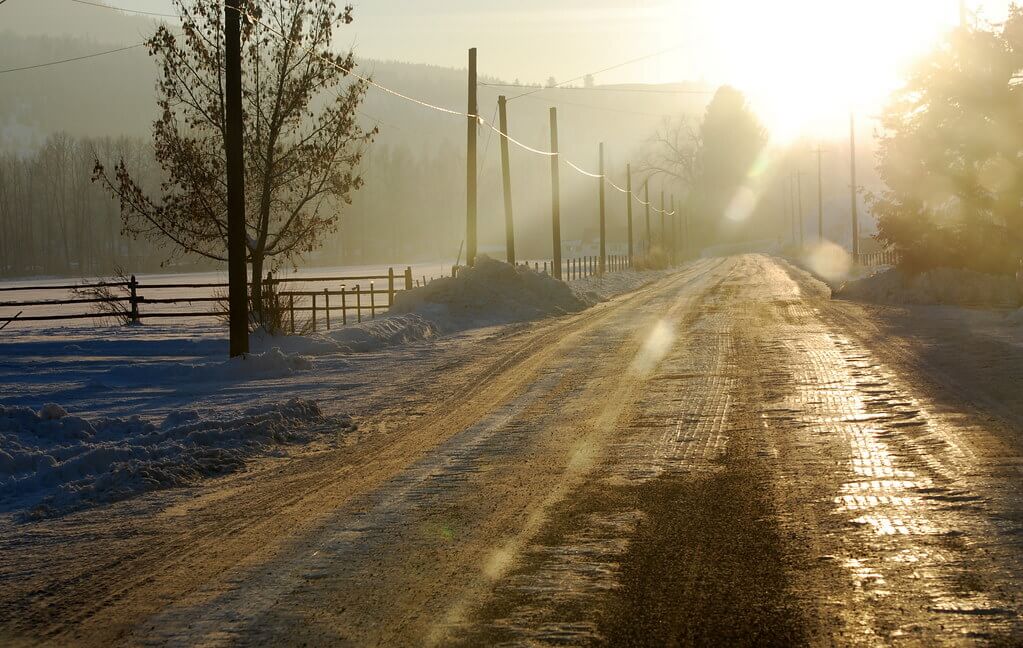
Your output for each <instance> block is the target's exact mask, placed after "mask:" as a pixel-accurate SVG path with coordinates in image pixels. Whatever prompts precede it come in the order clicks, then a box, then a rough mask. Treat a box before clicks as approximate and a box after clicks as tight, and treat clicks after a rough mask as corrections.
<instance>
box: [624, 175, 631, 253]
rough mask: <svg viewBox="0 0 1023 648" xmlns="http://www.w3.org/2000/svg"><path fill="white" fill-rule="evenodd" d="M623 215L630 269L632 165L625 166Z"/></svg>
mask: <svg viewBox="0 0 1023 648" xmlns="http://www.w3.org/2000/svg"><path fill="white" fill-rule="evenodd" d="M625 191H626V193H625V213H626V215H627V220H628V226H629V267H630V268H631V267H632V165H631V164H626V165H625Z"/></svg>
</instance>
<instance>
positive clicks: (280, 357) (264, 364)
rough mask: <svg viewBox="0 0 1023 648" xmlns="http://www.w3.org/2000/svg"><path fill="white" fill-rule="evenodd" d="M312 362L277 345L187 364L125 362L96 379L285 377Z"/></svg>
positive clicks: (195, 380) (149, 381)
mask: <svg viewBox="0 0 1023 648" xmlns="http://www.w3.org/2000/svg"><path fill="white" fill-rule="evenodd" d="M312 367H313V363H312V361H311V360H310V359H309V358H306V357H304V356H302V355H299V354H297V353H284V352H283V351H281V349H280V348H279V347H277V346H275V347H274V348H271V349H270V350H269V351H265V352H263V353H247V354H245V355H240V356H238V357H235V358H231V359H229V360H224V361H218V362H206V363H198V364H189V363H181V362H170V363H166V364H162V365H159V366H156V367H154V366H152V365H128V366H125V367H117V368H114V369H111V370H109V371H107V372H106V373H105V374H104V375H103V376H102V380H101V381H100V382H112V383H130V384H154V383H181V384H190V383H207V382H239V381H244V380H256V379H266V378H286V377H288V376H291V375H292V374H294V373H295V372H296V371H308V370H310V369H312Z"/></svg>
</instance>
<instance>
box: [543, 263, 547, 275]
mask: <svg viewBox="0 0 1023 648" xmlns="http://www.w3.org/2000/svg"><path fill="white" fill-rule="evenodd" d="M543 273H544V274H547V262H546V261H544V262H543Z"/></svg>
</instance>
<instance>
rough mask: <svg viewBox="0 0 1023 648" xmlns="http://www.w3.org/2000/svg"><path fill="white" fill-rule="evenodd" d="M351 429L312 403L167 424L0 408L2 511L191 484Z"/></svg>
mask: <svg viewBox="0 0 1023 648" xmlns="http://www.w3.org/2000/svg"><path fill="white" fill-rule="evenodd" d="M353 428H354V425H353V423H352V421H351V419H350V418H348V417H346V416H330V417H328V416H325V415H324V414H323V412H321V411H320V408H319V407H318V406H317V405H316V404H315V403H312V402H310V401H304V400H291V401H288V402H287V403H283V404H266V405H260V406H258V407H253V408H251V409H248V410H245V411H244V412H241V413H238V414H235V415H233V416H228V417H223V418H203V417H202V416H201V415H200V414H199V413H198V412H196V411H191V410H179V411H175V412H172V413H171V414H169V415H168V416H167V417H166V418H165V419H164V420H163V422H162V423H161V424H160V425H156V424H154V423H152V422H150V421H146V420H144V419H142V418H140V417H138V416H133V417H130V418H127V419H121V418H99V419H92V420H89V419H85V418H81V417H78V416H72V415H70V414H68V413H67V411H65V410H64V408H62V407H60V406H59V405H54V404H49V405H46V406H44V407H43V408H41V409H40V410H39V411H38V412H37V411H33V410H32V409H29V408H27V407H4V406H2V405H0V509H7V510H12V509H15V510H16V509H21V510H22V514H23V516H24V517H26V518H37V517H44V516H48V515H54V514H60V513H64V512H67V511H71V510H75V509H79V508H82V507H85V506H89V505H93V504H101V503H107V502H114V501H118V500H122V499H126V498H129V497H132V496H134V495H138V494H140V493H144V492H147V491H153V490H159V489H165V488H174V487H180V486H190V485H195V484H197V483H199V482H200V481H201V480H202V479H204V478H208V477H213V476H217V475H224V474H227V473H230V472H234V471H236V470H239V469H241V468H242V467H244V465H245V461H246V460H247V459H249V458H252V457H254V456H257V455H268V454H274V453H278V452H280V451H282V450H283V448H284V447H285V446H288V445H293V444H298V443H306V442H309V441H311V440H313V439H315V438H317V437H320V436H322V435H325V434H328V433H329V434H336V433H343V432H348V431H350V430H352V429H353Z"/></svg>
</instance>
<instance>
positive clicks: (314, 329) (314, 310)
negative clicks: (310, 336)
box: [313, 293, 316, 333]
mask: <svg viewBox="0 0 1023 648" xmlns="http://www.w3.org/2000/svg"><path fill="white" fill-rule="evenodd" d="M315 332H316V293H313V333H315Z"/></svg>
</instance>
